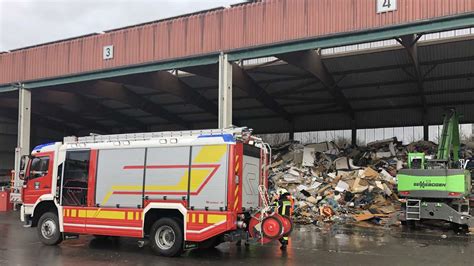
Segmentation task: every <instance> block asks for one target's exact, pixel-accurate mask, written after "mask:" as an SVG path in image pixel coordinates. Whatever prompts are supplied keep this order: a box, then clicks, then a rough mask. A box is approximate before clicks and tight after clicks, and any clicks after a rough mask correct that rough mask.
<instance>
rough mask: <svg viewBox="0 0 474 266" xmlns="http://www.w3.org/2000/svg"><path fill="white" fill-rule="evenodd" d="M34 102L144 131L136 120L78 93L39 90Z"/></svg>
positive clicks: (143, 125)
mask: <svg viewBox="0 0 474 266" xmlns="http://www.w3.org/2000/svg"><path fill="white" fill-rule="evenodd" d="M34 100H35V101H36V100H38V101H40V102H44V103H49V104H55V105H66V106H69V107H72V109H75V110H77V111H78V112H79V113H81V114H91V115H93V116H104V117H105V118H107V119H108V120H112V121H116V122H118V123H119V124H120V126H128V127H134V128H137V129H140V130H146V125H145V124H143V123H141V122H140V121H138V120H135V119H132V118H131V117H128V116H126V115H124V114H122V113H120V112H117V111H115V110H113V109H111V108H107V107H105V106H104V105H102V104H100V103H99V102H98V101H96V100H94V99H92V98H87V97H85V96H83V95H81V94H78V93H72V92H67V91H58V90H41V93H38V94H35V95H34Z"/></svg>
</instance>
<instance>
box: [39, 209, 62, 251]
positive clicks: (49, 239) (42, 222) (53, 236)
mask: <svg viewBox="0 0 474 266" xmlns="http://www.w3.org/2000/svg"><path fill="white" fill-rule="evenodd" d="M37 232H38V238H39V239H40V241H41V242H42V243H43V244H45V245H48V246H54V245H58V244H59V243H61V242H62V241H63V236H62V234H61V232H60V230H59V219H58V215H57V214H55V213H52V212H47V213H44V214H43V215H42V216H41V217H40V219H39V221H38V227H37Z"/></svg>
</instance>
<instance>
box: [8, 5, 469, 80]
mask: <svg viewBox="0 0 474 266" xmlns="http://www.w3.org/2000/svg"><path fill="white" fill-rule="evenodd" d="M375 5H376V1H368V0H351V1H350V4H348V0H315V1H305V0H268V1H263V2H256V3H249V4H245V5H238V6H234V7H231V8H225V9H216V10H210V11H205V12H203V13H196V14H191V15H187V16H183V17H177V18H172V19H167V20H163V21H157V22H152V23H151V24H144V25H140V26H134V27H131V28H123V29H118V30H113V31H108V32H106V33H105V34H97V35H90V36H85V37H81V38H78V39H72V40H66V41H62V42H57V43H50V44H46V45H40V46H35V47H31V48H28V49H25V50H17V51H14V52H12V53H4V54H0V58H1V61H2V63H1V64H0V84H9V83H12V82H18V81H28V80H38V79H43V78H52V77H58V76H62V75H74V74H78V73H85V72H89V71H100V70H104V69H111V68H117V67H123V66H130V65H137V64H141V63H145V62H156V61H163V60H171V59H177V58H184V57H190V56H196V55H204V54H209V53H218V52H219V51H229V50H234V49H244V48H249V47H257V46H262V45H269V44H274V43H282V42H288V41H295V40H302V39H308V38H316V37H320V36H328V35H333V34H336V33H343V32H354V31H360V30H368V29H374V28H381V27H386V26H392V25H399V24H404V23H410V22H415V21H421V20H427V19H430V18H439V17H445V16H451V15H456V14H464V13H467V12H473V11H474V3H473V1H472V0H458V1H433V0H418V1H405V2H404V3H403V4H400V5H399V7H398V10H397V11H395V12H388V13H382V14H378V13H376V12H375V10H376V7H375ZM105 45H114V58H113V59H112V60H103V59H102V49H103V46H105ZM13 68H17V70H20V71H11V69H13Z"/></svg>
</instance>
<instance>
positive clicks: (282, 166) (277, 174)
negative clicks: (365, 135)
mask: <svg viewBox="0 0 474 266" xmlns="http://www.w3.org/2000/svg"><path fill="white" fill-rule="evenodd" d="M431 144H433V145H435V144H434V143H428V142H426V143H425V142H424V143H418V144H413V145H412V148H413V149H417V150H425V149H426V150H429V149H432V148H433V146H432V145H431ZM419 146H422V147H423V149H421V148H420V147H419ZM406 156H407V147H403V146H402V145H401V142H398V141H397V139H396V138H391V139H387V140H382V141H376V142H372V143H369V144H368V145H367V147H364V148H352V147H348V148H345V149H341V148H339V147H337V145H336V144H334V143H333V142H323V143H315V144H308V145H302V144H300V143H298V142H291V141H290V142H285V143H282V144H280V145H277V146H275V147H273V156H272V157H273V158H272V165H271V168H270V175H269V183H270V191H271V192H272V191H276V190H277V189H279V188H284V189H287V190H288V191H289V192H290V193H291V195H292V196H293V198H294V200H295V211H294V217H293V218H294V221H295V222H297V223H303V224H309V223H314V224H321V223H324V222H340V223H350V222H360V221H370V222H373V223H376V224H381V225H389V224H392V223H394V222H395V221H396V217H394V215H395V213H396V211H397V210H399V208H400V204H399V201H398V197H397V193H396V179H395V176H396V173H397V170H399V169H401V168H402V167H403V162H404V161H405V160H406Z"/></svg>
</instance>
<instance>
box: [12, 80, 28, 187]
mask: <svg viewBox="0 0 474 266" xmlns="http://www.w3.org/2000/svg"><path fill="white" fill-rule="evenodd" d="M18 96H19V97H18V135H17V146H16V149H15V166H14V167H15V180H14V182H15V183H14V193H13V194H16V193H19V192H20V189H21V187H22V185H23V184H22V182H20V175H19V174H20V159H21V156H23V155H28V154H30V131H31V91H30V90H28V89H25V88H24V86H23V84H20V86H19V88H18Z"/></svg>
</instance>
